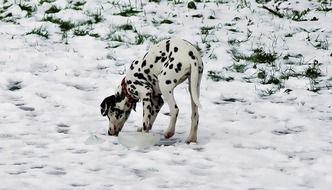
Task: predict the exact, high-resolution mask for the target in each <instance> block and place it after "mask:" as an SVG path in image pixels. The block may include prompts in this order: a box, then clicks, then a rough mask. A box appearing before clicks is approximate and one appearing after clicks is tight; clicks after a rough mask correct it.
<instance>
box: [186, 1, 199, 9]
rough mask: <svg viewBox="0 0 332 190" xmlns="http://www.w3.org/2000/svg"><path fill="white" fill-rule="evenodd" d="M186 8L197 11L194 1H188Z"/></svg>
mask: <svg viewBox="0 0 332 190" xmlns="http://www.w3.org/2000/svg"><path fill="white" fill-rule="evenodd" d="M187 7H188V8H189V9H197V7H196V4H195V2H194V1H189V2H188V5H187Z"/></svg>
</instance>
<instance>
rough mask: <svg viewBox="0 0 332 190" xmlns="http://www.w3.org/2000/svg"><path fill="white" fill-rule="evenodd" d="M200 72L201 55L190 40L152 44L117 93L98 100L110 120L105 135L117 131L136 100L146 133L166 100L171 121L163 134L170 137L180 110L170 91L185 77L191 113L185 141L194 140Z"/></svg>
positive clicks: (197, 115) (127, 74)
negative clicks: (189, 128) (139, 106)
mask: <svg viewBox="0 0 332 190" xmlns="http://www.w3.org/2000/svg"><path fill="white" fill-rule="evenodd" d="M202 73H203V62H202V59H201V56H200V54H199V52H198V51H197V49H196V48H195V47H194V46H193V45H192V44H190V43H189V42H187V41H185V40H182V39H178V38H172V39H168V40H163V41H161V42H159V43H158V44H156V45H154V46H152V47H151V48H150V49H149V50H148V52H147V53H146V54H145V56H144V57H143V58H142V59H139V60H134V61H133V62H132V64H131V65H130V67H129V69H128V70H127V72H126V75H125V77H124V78H123V79H122V82H121V85H119V87H118V89H117V92H116V93H115V94H114V95H111V96H109V97H106V98H105V99H104V100H103V102H102V103H101V105H100V108H101V114H102V115H103V116H107V117H108V119H109V130H108V134H109V135H112V136H117V135H118V134H119V132H120V131H121V129H122V127H123V125H124V123H125V122H126V120H127V119H128V117H129V115H130V112H131V111H132V110H133V109H134V110H135V106H136V103H137V102H138V101H142V103H143V131H144V132H148V131H149V130H151V128H152V125H153V123H154V121H155V119H156V117H157V114H158V112H159V110H160V109H161V107H162V106H163V104H164V101H165V102H166V103H167V104H168V107H169V111H170V122H169V125H168V128H167V130H166V131H165V132H164V136H165V138H171V137H172V136H173V135H174V133H175V125H176V120H177V116H178V113H179V108H178V106H177V104H176V101H175V99H174V94H173V91H174V88H175V87H176V86H177V85H178V84H180V83H182V82H183V81H185V80H186V79H188V80H189V91H190V95H191V109H192V113H191V130H190V134H189V136H188V138H187V139H186V143H191V142H197V128H198V121H199V114H198V107H200V103H199V94H200V83H201V78H202Z"/></svg>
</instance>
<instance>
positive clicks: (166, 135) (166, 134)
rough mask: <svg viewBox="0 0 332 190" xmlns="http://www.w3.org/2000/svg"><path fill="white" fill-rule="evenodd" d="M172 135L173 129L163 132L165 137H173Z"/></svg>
mask: <svg viewBox="0 0 332 190" xmlns="http://www.w3.org/2000/svg"><path fill="white" fill-rule="evenodd" d="M173 135H174V131H166V132H165V133H164V137H165V138H166V139H169V138H171V137H173Z"/></svg>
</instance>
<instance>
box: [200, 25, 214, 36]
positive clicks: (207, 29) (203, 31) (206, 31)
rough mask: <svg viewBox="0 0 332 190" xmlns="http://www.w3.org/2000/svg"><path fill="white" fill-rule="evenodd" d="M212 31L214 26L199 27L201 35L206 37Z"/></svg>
mask: <svg viewBox="0 0 332 190" xmlns="http://www.w3.org/2000/svg"><path fill="white" fill-rule="evenodd" d="M214 29H215V27H214V26H203V27H201V34H203V35H208V34H210V31H211V30H214Z"/></svg>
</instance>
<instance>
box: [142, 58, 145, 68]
mask: <svg viewBox="0 0 332 190" xmlns="http://www.w3.org/2000/svg"><path fill="white" fill-rule="evenodd" d="M145 66H146V60H144V61H143V62H142V68H143V67H145Z"/></svg>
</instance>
